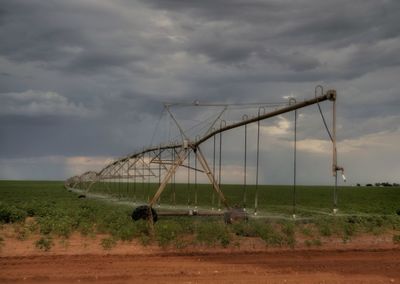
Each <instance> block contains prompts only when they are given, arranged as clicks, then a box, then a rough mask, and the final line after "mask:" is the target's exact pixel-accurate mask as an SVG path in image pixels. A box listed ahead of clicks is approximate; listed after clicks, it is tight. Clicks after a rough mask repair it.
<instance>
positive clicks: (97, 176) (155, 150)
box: [66, 90, 338, 216]
mask: <svg viewBox="0 0 400 284" xmlns="http://www.w3.org/2000/svg"><path fill="white" fill-rule="evenodd" d="M322 92H323V91H322ZM325 100H331V101H335V100H336V92H335V91H333V90H331V91H327V92H326V93H325V94H322V95H320V96H315V98H313V99H310V100H305V101H303V102H300V103H296V102H295V101H294V103H293V99H292V100H289V104H288V105H287V106H286V107H283V108H280V109H277V110H274V111H272V112H269V113H266V112H265V107H260V108H259V110H258V115H257V116H256V117H252V118H250V119H249V118H248V117H247V116H243V117H242V121H240V122H237V123H232V124H229V125H227V124H226V121H225V120H221V121H220V127H219V129H215V128H211V129H210V132H209V133H206V134H205V135H204V136H203V137H196V139H195V141H188V140H187V139H185V138H186V136H184V135H183V136H182V139H184V140H183V143H171V144H167V145H159V146H155V147H154V146H153V147H149V148H147V149H143V150H142V151H139V152H136V153H134V154H130V155H128V156H125V157H123V158H120V159H117V160H116V161H114V162H112V163H110V164H108V165H107V166H106V167H105V168H103V169H102V170H101V171H100V172H99V173H96V172H86V173H84V174H83V175H81V176H79V177H78V178H79V180H80V182H84V183H85V182H88V183H91V184H93V183H94V182H98V181H101V180H103V181H104V180H106V179H117V181H118V193H119V194H121V192H120V191H121V189H120V185H121V178H127V179H128V181H129V177H130V174H129V168H130V166H132V165H129V161H130V159H136V161H135V162H134V164H133V166H134V169H135V172H136V162H137V160H138V159H140V158H141V159H143V161H142V165H143V167H144V164H145V154H146V153H147V154H148V161H149V162H148V164H146V168H147V171H148V180H147V182H148V184H147V195H148V196H147V200H148V202H150V203H149V204H150V206H151V205H153V204H154V203H155V202H157V201H158V206H159V207H160V205H161V204H160V195H161V193H162V191H163V190H164V189H165V186H166V185H167V183H168V181H169V179H170V178H171V177H172V174H173V175H174V174H175V170H176V168H177V167H179V166H184V167H185V166H186V165H184V164H183V161H184V160H185V159H187V168H188V176H187V178H188V198H187V202H188V206H189V205H190V204H191V203H192V200H191V198H190V192H191V189H190V185H191V184H190V180H191V179H190V170H193V169H194V170H195V176H194V179H195V183H196V184H195V188H194V191H195V198H194V203H195V205H196V206H197V159H198V158H199V159H200V160H199V161H200V163H201V164H202V167H203V168H204V171H203V172H205V173H206V174H207V175H208V177H209V179H210V182H211V184H212V185H213V187H214V189H215V191H216V192H217V193H218V209H219V210H220V209H221V201H222V202H224V204H225V205H226V206H227V208H229V207H228V205H227V204H226V200H225V197H224V196H223V193H222V191H221V185H222V182H221V181H222V176H221V168H222V134H223V132H225V131H228V130H231V129H234V128H238V127H241V126H245V164H244V167H245V173H244V184H245V185H244V190H243V200H244V201H243V202H244V204H243V205H244V206H246V167H247V164H246V162H247V161H246V160H247V125H248V124H251V123H255V122H256V123H257V166H256V192H255V204H254V214H255V215H257V213H258V212H257V211H258V175H259V151H260V149H259V147H260V122H261V121H262V120H265V119H268V118H271V117H274V116H278V115H281V114H284V113H287V112H291V111H294V112H295V132H294V146H295V148H294V173H293V175H294V177H293V179H294V185H293V216H295V213H296V211H295V207H296V196H295V195H296V142H297V141H296V139H297V136H296V135H297V110H298V109H300V108H303V107H306V106H309V105H313V104H318V106H319V103H320V102H322V101H325ZM292 103H293V104H292ZM167 110H168V109H167ZM319 110H320V112H321V115H322V118H323V120H324V124H325V127H326V128H327V125H326V121H325V119H324V117H323V114H322V110H321V108H320V107H319ZM171 116H172V118H173V115H172V114H171ZM327 130H328V134H329V136H330V138H331V139H332V135H331V134H330V132H329V129H328V128H327ZM181 132H182V131H181ZM218 134H219V135H218ZM217 135H218V136H219V153H218V154H219V163H218V166H219V168H218V180H216V179H215V171H216V167H215V166H216V165H215V160H216V159H215V158H216V157H215V156H216V153H215V152H216V151H215V148H216V141H215V140H216V136H217ZM334 136H335V132H334V133H333V141H334V140H335V139H334ZM210 138H214V150H213V169H212V177H210V174H211V170H210V168H209V166H208V165H207V163H206V162H205V158H204V157H203V155H202V154H201V151H200V147H199V146H200V145H201V144H202V143H204V142H206V141H207V140H209V139H210ZM334 148H335V147H334ZM178 149H179V151H177V150H178ZM165 150H172V152H173V153H176V154H177V156H178V157H179V159H178V160H179V161H175V158H174V161H173V163H172V162H171V163H169V162H168V161H167V162H166V163H164V162H163V161H162V158H161V156H162V153H163V152H164V151H165ZM335 150H336V149H335ZM192 151H193V152H194V159H195V161H194V168H192V166H191V162H190V155H191V152H192ZM181 153H182V154H181ZM152 154H154V155H155V156H154V157H153V158H151V155H152ZM198 154H200V157H198ZM173 156H175V155H173ZM334 156H335V152H334ZM126 162H127V163H128V171H127V175H123V174H119V175H116V173H117V172H118V171H119V170H120V169H121V168H122V167H123V166H124V164H125V163H126ZM150 163H158V184H159V188H158V190H157V192H156V194H155V195H154V196H153V198H152V199H151V200H150V194H149V193H150V192H149V191H150V176H155V174H154V173H153V172H152V170H151V167H150ZM166 164H169V165H172V167H171V169H170V170H169V172H168V174H167V175H166V177H164V178H163V181H162V180H161V167H163V168H164V169H167V168H166V166H165V165H166ZM334 165H336V160H335V159H334ZM335 169H336V170H337V169H338V167H337V166H335ZM167 170H168V169H167ZM171 173H172V174H171ZM133 177H134V181H135V185H134V189H133V195H134V196H133V198H134V200H135V201H136V198H137V196H136V173H135V175H134V176H133ZM144 177H145V175H144V172H143V176H142V178H143V179H144ZM74 178H76V177H73V178H71V179H69V180H71V182H69V180H67V181H66V187H71V186H70V185H71V184H73V186H74V184H75V185H76V184H77V183H75V182H74ZM173 178H175V176H174V177H173ZM336 178H337V175H336ZM78 183H79V182H78ZM73 186H72V187H73ZM90 186H91V185H90ZM90 186H89V187H88V188H87V191H88V190H89V189H90ZM127 191H128V193H129V188H127ZM174 191H175V190H174ZM334 195H335V197H334V200H335V201H334V206H335V208H336V186H335V194H334ZM173 199H174V201H175V197H173ZM213 206H214V193H213V197H212V207H213Z"/></svg>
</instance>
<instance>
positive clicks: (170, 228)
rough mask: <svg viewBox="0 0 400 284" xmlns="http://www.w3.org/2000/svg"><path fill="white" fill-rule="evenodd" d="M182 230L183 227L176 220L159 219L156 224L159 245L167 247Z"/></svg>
mask: <svg viewBox="0 0 400 284" xmlns="http://www.w3.org/2000/svg"><path fill="white" fill-rule="evenodd" d="M183 232H184V230H183V227H182V226H181V224H180V223H179V222H177V221H173V220H165V221H160V222H159V223H158V224H157V226H156V239H157V242H158V244H159V245H160V246H161V247H167V246H168V245H170V244H171V243H172V242H176V240H177V238H178V237H179V236H180V235H182V233H183Z"/></svg>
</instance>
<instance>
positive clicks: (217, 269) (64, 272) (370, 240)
mask: <svg viewBox="0 0 400 284" xmlns="http://www.w3.org/2000/svg"><path fill="white" fill-rule="evenodd" d="M3 233H4V231H3ZM3 236H5V242H4V244H3V246H2V247H1V249H0V283H93V282H94V283H400V246H399V245H395V244H393V241H392V240H391V237H392V235H390V234H388V235H383V236H380V237H377V236H363V237H359V238H355V239H353V240H352V241H351V242H348V243H344V242H343V240H340V239H325V240H324V241H323V245H322V246H318V247H311V248H309V247H306V246H305V245H304V244H302V242H298V243H299V244H298V245H296V247H295V248H294V249H290V248H267V247H266V246H265V243H264V242H263V241H261V240H259V239H252V238H246V239H245V240H243V241H242V242H241V243H240V247H235V246H232V247H230V248H226V249H223V248H215V249H213V248H211V249H210V248H205V247H190V248H185V249H181V250H176V249H175V248H169V249H161V248H159V247H157V246H148V247H143V246H141V245H139V244H138V243H135V242H129V243H119V244H118V245H117V246H116V247H114V248H113V249H111V250H107V251H106V250H104V249H103V248H102V247H101V246H100V241H101V238H103V237H105V236H96V237H95V238H83V237H82V236H80V235H79V234H74V235H72V236H71V237H70V238H69V239H68V240H55V241H54V246H53V247H52V249H51V250H50V251H49V252H44V251H41V250H39V249H37V248H35V246H34V245H33V243H34V241H35V240H36V239H35V238H37V237H30V238H28V239H26V240H23V241H21V240H16V239H15V236H13V235H12V233H11V232H10V235H9V236H7V234H5V235H4V234H3Z"/></svg>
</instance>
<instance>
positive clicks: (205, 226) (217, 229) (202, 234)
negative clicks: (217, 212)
mask: <svg viewBox="0 0 400 284" xmlns="http://www.w3.org/2000/svg"><path fill="white" fill-rule="evenodd" d="M196 240H197V241H198V242H199V243H201V244H206V245H208V246H215V245H216V244H217V243H219V244H220V245H222V246H223V247H227V246H228V245H229V243H230V241H231V236H230V235H229V231H228V230H227V228H226V226H225V225H224V224H223V223H222V222H221V223H220V222H215V221H211V222H199V223H198V224H197V228H196Z"/></svg>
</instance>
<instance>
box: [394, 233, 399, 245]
mask: <svg viewBox="0 0 400 284" xmlns="http://www.w3.org/2000/svg"><path fill="white" fill-rule="evenodd" d="M393 243H394V244H396V245H400V235H393Z"/></svg>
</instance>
